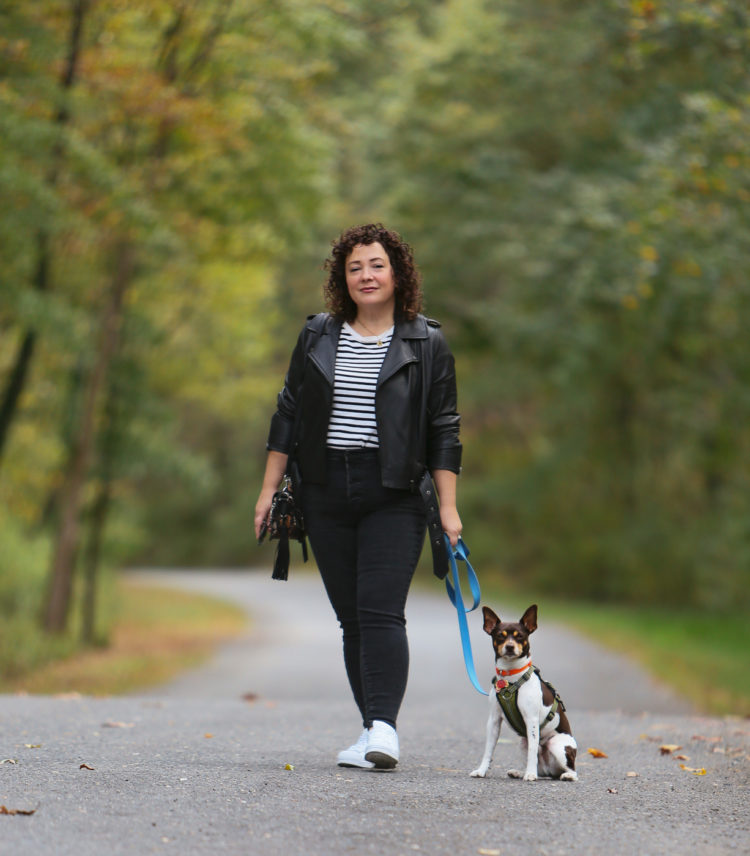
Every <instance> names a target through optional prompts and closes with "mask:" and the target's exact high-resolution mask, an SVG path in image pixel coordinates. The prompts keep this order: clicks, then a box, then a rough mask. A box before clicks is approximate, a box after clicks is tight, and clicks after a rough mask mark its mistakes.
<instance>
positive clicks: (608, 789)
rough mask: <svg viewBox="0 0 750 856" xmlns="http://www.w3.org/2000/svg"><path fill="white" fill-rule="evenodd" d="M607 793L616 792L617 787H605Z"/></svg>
mask: <svg viewBox="0 0 750 856" xmlns="http://www.w3.org/2000/svg"><path fill="white" fill-rule="evenodd" d="M607 793H608V794H616V793H617V788H607Z"/></svg>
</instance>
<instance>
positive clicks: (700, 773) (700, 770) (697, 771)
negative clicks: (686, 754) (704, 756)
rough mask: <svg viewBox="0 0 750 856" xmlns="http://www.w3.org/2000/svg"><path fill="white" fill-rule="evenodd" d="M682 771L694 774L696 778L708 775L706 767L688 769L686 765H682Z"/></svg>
mask: <svg viewBox="0 0 750 856" xmlns="http://www.w3.org/2000/svg"><path fill="white" fill-rule="evenodd" d="M680 769H681V770H685V772H686V773H692V774H693V775H694V776H705V775H706V768H705V767H686V766H685V765H684V764H680Z"/></svg>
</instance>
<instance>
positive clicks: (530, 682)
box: [470, 604, 578, 782]
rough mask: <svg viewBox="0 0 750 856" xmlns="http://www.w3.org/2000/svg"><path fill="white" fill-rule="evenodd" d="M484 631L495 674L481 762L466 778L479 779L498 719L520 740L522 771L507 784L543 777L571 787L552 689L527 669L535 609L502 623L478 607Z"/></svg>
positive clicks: (572, 746)
mask: <svg viewBox="0 0 750 856" xmlns="http://www.w3.org/2000/svg"><path fill="white" fill-rule="evenodd" d="M482 613H483V615H484V631H485V633H488V634H489V635H490V636H491V637H492V647H493V648H494V650H495V671H496V672H497V676H496V677H495V678H494V679H493V681H492V690H491V692H490V714H489V717H488V719H487V742H486V743H485V747H484V757H483V758H482V762H481V763H480V765H479V767H477V769H476V770H473V771H472V772H471V774H470V775H472V776H474V777H475V778H484V777H485V776H486V775H487V771H488V770H489V768H490V764H491V763H492V756H493V754H494V751H495V747H496V746H497V741H498V738H499V737H500V727H501V726H502V722H503V719H505V720H506V721H507V722H508V725H510V727H511V728H513V729H514V730H515V731H516V732H517V733H518V734H519V735H520V736H521V738H522V741H521V742H522V747H523V748H524V749H525V751H526V770H525V771H524V772H521V771H519V770H508V775H509V776H510V777H511V778H513V779H521V778H522V779H523V780H524V781H525V782H534V781H536V780H537V778H538V777H539V776H549V777H551V778H553V779H562V780H563V781H567V782H574V781H576V780H577V779H578V774H577V773H576V769H575V763H576V752H577V750H578V747H577V744H576V741H575V739H574V738H573V734H572V732H571V730H570V723H569V722H568V717H567V716H566V715H565V705H564V704H563V703H562V699H561V698H560V696H559V695H558V694H557V692H556V690H555V689H554V687H552V686H551V685H550V684H548V683H547V682H546V681H544V680H542V678H541V676H540V675H539V672H538V671H537V670H536V669H535V668H534V667H533V666H532V664H531V654H530V651H529V636H530V635H531V634H532V633H533V632H534V631H535V630H536V628H537V623H536V619H537V605H536V604H533V605H532V606H530V607H529V608H528V609H527V610H526V612H524V614H523V616H522V617H521V620H520V621H519V622H504V621H501V620H500V618H499V617H498V616H497V615H496V614H495V613H494V612H493V611H492V610H491V609H490V608H489V607H488V606H483V607H482Z"/></svg>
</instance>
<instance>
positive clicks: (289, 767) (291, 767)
mask: <svg viewBox="0 0 750 856" xmlns="http://www.w3.org/2000/svg"><path fill="white" fill-rule="evenodd" d="M284 769H285V770H294V764H285V765H284Z"/></svg>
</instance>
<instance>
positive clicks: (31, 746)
mask: <svg viewBox="0 0 750 856" xmlns="http://www.w3.org/2000/svg"><path fill="white" fill-rule="evenodd" d="M23 745H24V746H25V747H26V748H27V749H41V748H42V744H41V743H24V744H23Z"/></svg>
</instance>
